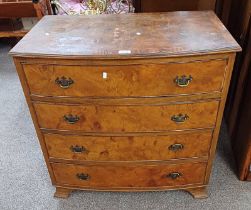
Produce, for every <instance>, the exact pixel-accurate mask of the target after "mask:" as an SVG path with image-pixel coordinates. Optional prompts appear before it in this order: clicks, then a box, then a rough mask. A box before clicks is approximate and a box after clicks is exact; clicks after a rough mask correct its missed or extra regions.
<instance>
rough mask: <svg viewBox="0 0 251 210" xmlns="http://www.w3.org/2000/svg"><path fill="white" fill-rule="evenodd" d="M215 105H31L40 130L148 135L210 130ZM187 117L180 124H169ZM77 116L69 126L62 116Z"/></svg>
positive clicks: (214, 113)
mask: <svg viewBox="0 0 251 210" xmlns="http://www.w3.org/2000/svg"><path fill="white" fill-rule="evenodd" d="M218 104H219V102H218V101H210V102H200V103H191V104H175V105H166V106H165V105H161V106H147V105H145V106H95V105H94V106H80V105H54V104H46V103H35V104H34V108H35V110H36V113H37V117H38V123H39V125H40V128H48V129H58V130H81V131H86V132H151V131H166V130H183V129H192V128H209V127H214V124H215V120H216V115H217V111H218ZM179 114H182V115H187V116H188V117H189V118H188V119H187V120H186V121H185V122H184V123H176V122H174V121H172V120H171V117H172V116H174V115H179ZM65 115H66V116H68V115H73V116H78V117H79V121H78V122H76V123H75V124H69V123H68V122H67V121H65V119H64V116H65Z"/></svg>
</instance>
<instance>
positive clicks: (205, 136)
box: [44, 131, 212, 161]
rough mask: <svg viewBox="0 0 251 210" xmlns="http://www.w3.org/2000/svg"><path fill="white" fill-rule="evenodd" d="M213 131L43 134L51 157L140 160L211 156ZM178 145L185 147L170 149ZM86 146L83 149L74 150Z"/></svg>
mask: <svg viewBox="0 0 251 210" xmlns="http://www.w3.org/2000/svg"><path fill="white" fill-rule="evenodd" d="M211 138H212V133H211V131H203V132H196V133H195V132H193V133H190V134H189V133H186V134H173V135H167V136H128V137H125V136H120V137H119V136H118V137H102V136H74V135H58V134H44V139H45V143H46V146H47V150H48V153H49V157H50V158H53V159H67V160H82V161H85V160H91V161H137V160H150V161H154V160H169V159H181V158H191V157H208V150H209V147H210V142H211ZM175 144H179V145H180V144H181V145H182V146H183V148H181V149H178V150H171V147H172V146H174V145H175ZM72 146H73V147H76V146H77V147H78V148H81V147H84V149H86V150H83V152H80V153H76V152H73V151H72V149H71V148H72Z"/></svg>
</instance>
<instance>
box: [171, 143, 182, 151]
mask: <svg viewBox="0 0 251 210" xmlns="http://www.w3.org/2000/svg"><path fill="white" fill-rule="evenodd" d="M182 149H184V145H183V144H173V145H171V146H170V147H169V150H171V151H174V152H177V151H179V150H182Z"/></svg>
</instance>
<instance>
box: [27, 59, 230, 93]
mask: <svg viewBox="0 0 251 210" xmlns="http://www.w3.org/2000/svg"><path fill="white" fill-rule="evenodd" d="M225 67H226V60H212V61H202V62H189V63H169V64H149V65H122V66H53V65H28V64H26V65H24V71H25V74H26V77H27V82H28V84H29V87H30V91H31V94H33V95H41V96H71V97H74V96H76V97H88V96H90V97H91V96H96V97H97V96H100V97H109V96H110V97H130V96H131V97H135V96H164V95H178V94H196V93H208V92H214V91H221V90H222V87H223V81H224V74H225Z"/></svg>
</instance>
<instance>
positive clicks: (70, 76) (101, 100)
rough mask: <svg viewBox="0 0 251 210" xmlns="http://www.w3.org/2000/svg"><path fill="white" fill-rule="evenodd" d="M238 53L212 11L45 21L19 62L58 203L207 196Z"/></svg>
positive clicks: (21, 49) (19, 51)
mask: <svg viewBox="0 0 251 210" xmlns="http://www.w3.org/2000/svg"><path fill="white" fill-rule="evenodd" d="M237 51H240V47H239V46H238V44H237V43H236V42H235V41H234V39H233V38H232V37H231V35H230V34H229V33H228V31H227V30H226V29H225V27H224V26H223V25H222V23H221V22H220V21H219V20H218V18H217V17H216V15H215V14H214V13H213V12H209V11H206V12H171V13H155V14H124V15H100V16H85V17H83V16H46V17H44V18H43V19H42V20H41V21H40V22H39V23H38V24H37V25H36V26H35V27H34V28H33V29H32V30H31V31H30V32H29V33H28V34H27V35H26V36H25V37H24V38H23V39H22V40H21V41H20V42H19V43H18V44H17V45H16V46H15V47H14V48H13V49H12V50H11V54H12V55H13V57H14V62H15V65H16V68H17V72H18V74H19V77H20V81H21V84H22V87H23V90H24V93H25V97H26V100H27V103H28V106H29V109H30V113H31V116H32V119H33V122H34V125H35V128H36V131H37V135H38V138H39V142H40V145H41V148H42V151H43V154H44V159H45V161H46V164H47V167H48V171H49V174H50V177H51V181H52V184H53V185H55V186H56V192H55V196H56V197H67V196H68V195H69V194H70V192H71V191H72V190H74V189H80V190H104V191H156V190H173V189H183V190H186V191H188V192H190V193H191V194H192V195H193V196H194V197H195V198H204V197H206V196H207V194H206V186H207V184H208V181H209V177H210V171H211V168H212V162H213V159H214V155H215V148H216V144H217V139H218V134H219V129H220V125H221V120H222V114H223V110H224V105H225V101H226V95H227V91H228V86H229V82H230V78H231V73H232V67H233V63H234V59H235V53H236V52H237Z"/></svg>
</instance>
